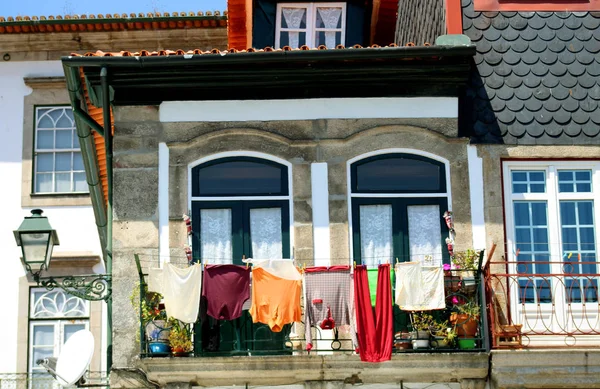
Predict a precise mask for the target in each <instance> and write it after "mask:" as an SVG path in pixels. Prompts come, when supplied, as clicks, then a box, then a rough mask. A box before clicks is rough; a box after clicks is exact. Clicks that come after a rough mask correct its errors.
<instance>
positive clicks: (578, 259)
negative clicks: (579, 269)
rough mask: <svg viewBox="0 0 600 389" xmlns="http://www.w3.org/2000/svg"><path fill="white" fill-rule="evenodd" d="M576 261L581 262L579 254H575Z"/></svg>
mask: <svg viewBox="0 0 600 389" xmlns="http://www.w3.org/2000/svg"><path fill="white" fill-rule="evenodd" d="M577 261H578V262H581V253H579V254H577Z"/></svg>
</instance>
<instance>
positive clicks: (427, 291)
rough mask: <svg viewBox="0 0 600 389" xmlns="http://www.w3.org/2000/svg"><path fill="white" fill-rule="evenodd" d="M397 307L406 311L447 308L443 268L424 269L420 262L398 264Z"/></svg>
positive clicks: (396, 268)
mask: <svg viewBox="0 0 600 389" xmlns="http://www.w3.org/2000/svg"><path fill="white" fill-rule="evenodd" d="M395 270H396V305H398V306H399V307H400V309H402V310H404V311H428V310H431V309H444V308H446V294H445V292H444V271H443V269H442V268H441V267H438V266H435V267H422V266H421V263H420V262H403V263H397V264H396V267H395Z"/></svg>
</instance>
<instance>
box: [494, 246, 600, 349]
mask: <svg viewBox="0 0 600 389" xmlns="http://www.w3.org/2000/svg"><path fill="white" fill-rule="evenodd" d="M488 265H489V266H486V267H485V269H484V276H485V289H486V296H487V301H488V315H489V322H490V333H491V338H492V347H494V348H503V347H549V346H550V347H580V346H585V347H590V346H597V347H600V304H599V303H600V300H599V290H598V285H599V280H600V274H599V272H598V269H599V265H600V262H582V261H580V260H579V259H578V258H574V259H573V261H560V262H541V261H536V262H529V261H527V262H525V261H523V262H490V263H489V264H488ZM540 270H542V271H545V272H544V273H541V272H539V271H540Z"/></svg>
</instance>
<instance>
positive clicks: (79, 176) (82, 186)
mask: <svg viewBox="0 0 600 389" xmlns="http://www.w3.org/2000/svg"><path fill="white" fill-rule="evenodd" d="M73 180H74V183H73V184H74V185H75V187H74V188H73V190H74V191H75V192H88V191H89V190H90V189H89V187H88V184H87V181H86V178H85V173H73Z"/></svg>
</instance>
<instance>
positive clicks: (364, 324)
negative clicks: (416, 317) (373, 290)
mask: <svg viewBox="0 0 600 389" xmlns="http://www.w3.org/2000/svg"><path fill="white" fill-rule="evenodd" d="M354 294H355V305H356V331H357V333H358V344H359V354H360V359H361V361H364V362H383V361H389V360H390V359H391V358H392V345H393V329H394V323H393V314H392V288H391V282H390V265H389V264H385V265H379V268H378V278H377V303H376V304H375V317H373V309H372V307H371V296H370V293H369V282H368V279H367V269H366V267H365V266H363V265H359V266H357V267H356V269H355V270H354Z"/></svg>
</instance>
